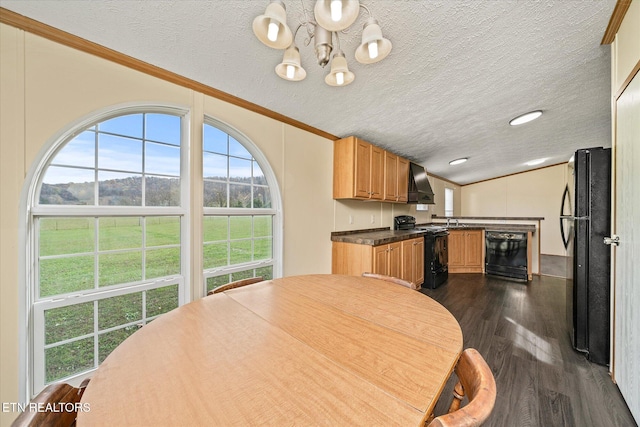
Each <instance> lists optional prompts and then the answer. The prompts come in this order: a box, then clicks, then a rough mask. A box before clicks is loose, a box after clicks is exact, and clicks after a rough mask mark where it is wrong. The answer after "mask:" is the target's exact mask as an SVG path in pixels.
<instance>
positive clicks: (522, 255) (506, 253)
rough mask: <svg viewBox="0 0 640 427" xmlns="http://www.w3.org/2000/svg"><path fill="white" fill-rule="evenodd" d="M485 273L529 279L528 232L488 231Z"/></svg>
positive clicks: (516, 278) (486, 236)
mask: <svg viewBox="0 0 640 427" xmlns="http://www.w3.org/2000/svg"><path fill="white" fill-rule="evenodd" d="M485 241H486V257H485V273H486V274H492V275H496V276H502V277H508V278H510V279H515V280H523V281H525V282H526V281H527V278H528V275H527V233H518V232H511V231H509V232H504V231H487V232H486V233H485Z"/></svg>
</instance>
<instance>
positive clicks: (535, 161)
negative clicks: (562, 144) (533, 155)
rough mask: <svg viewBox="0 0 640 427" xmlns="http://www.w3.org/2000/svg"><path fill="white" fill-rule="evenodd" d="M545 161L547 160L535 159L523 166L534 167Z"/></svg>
mask: <svg viewBox="0 0 640 427" xmlns="http://www.w3.org/2000/svg"><path fill="white" fill-rule="evenodd" d="M546 160H547V158H546V157H545V158H543V159H535V160H531V161H530V162H527V163H525V165H527V166H535V165H539V164H541V163H544V162H545V161H546Z"/></svg>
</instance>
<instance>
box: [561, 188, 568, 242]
mask: <svg viewBox="0 0 640 427" xmlns="http://www.w3.org/2000/svg"><path fill="white" fill-rule="evenodd" d="M568 198H569V185H568V184H567V185H565V187H564V193H562V204H561V205H560V234H561V236H562V243H563V244H564V248H565V249H567V248H568V247H569V236H567V235H566V233H565V230H564V219H566V218H570V217H568V216H567V215H565V214H564V204H565V202H566V201H567V199H568Z"/></svg>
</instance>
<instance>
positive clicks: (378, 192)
mask: <svg viewBox="0 0 640 427" xmlns="http://www.w3.org/2000/svg"><path fill="white" fill-rule="evenodd" d="M370 171H371V175H370V185H369V192H370V198H371V199H376V200H382V198H383V196H384V150H383V149H382V148H378V147H376V146H375V145H371V168H370Z"/></svg>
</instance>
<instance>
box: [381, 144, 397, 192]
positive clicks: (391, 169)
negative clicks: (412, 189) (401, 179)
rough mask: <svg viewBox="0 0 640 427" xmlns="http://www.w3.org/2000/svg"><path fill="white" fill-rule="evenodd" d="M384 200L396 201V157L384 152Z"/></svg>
mask: <svg viewBox="0 0 640 427" xmlns="http://www.w3.org/2000/svg"><path fill="white" fill-rule="evenodd" d="M384 177H385V182H384V200H386V201H388V202H397V201H398V156H396V155H395V154H393V153H390V152H388V151H385V152H384Z"/></svg>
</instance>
